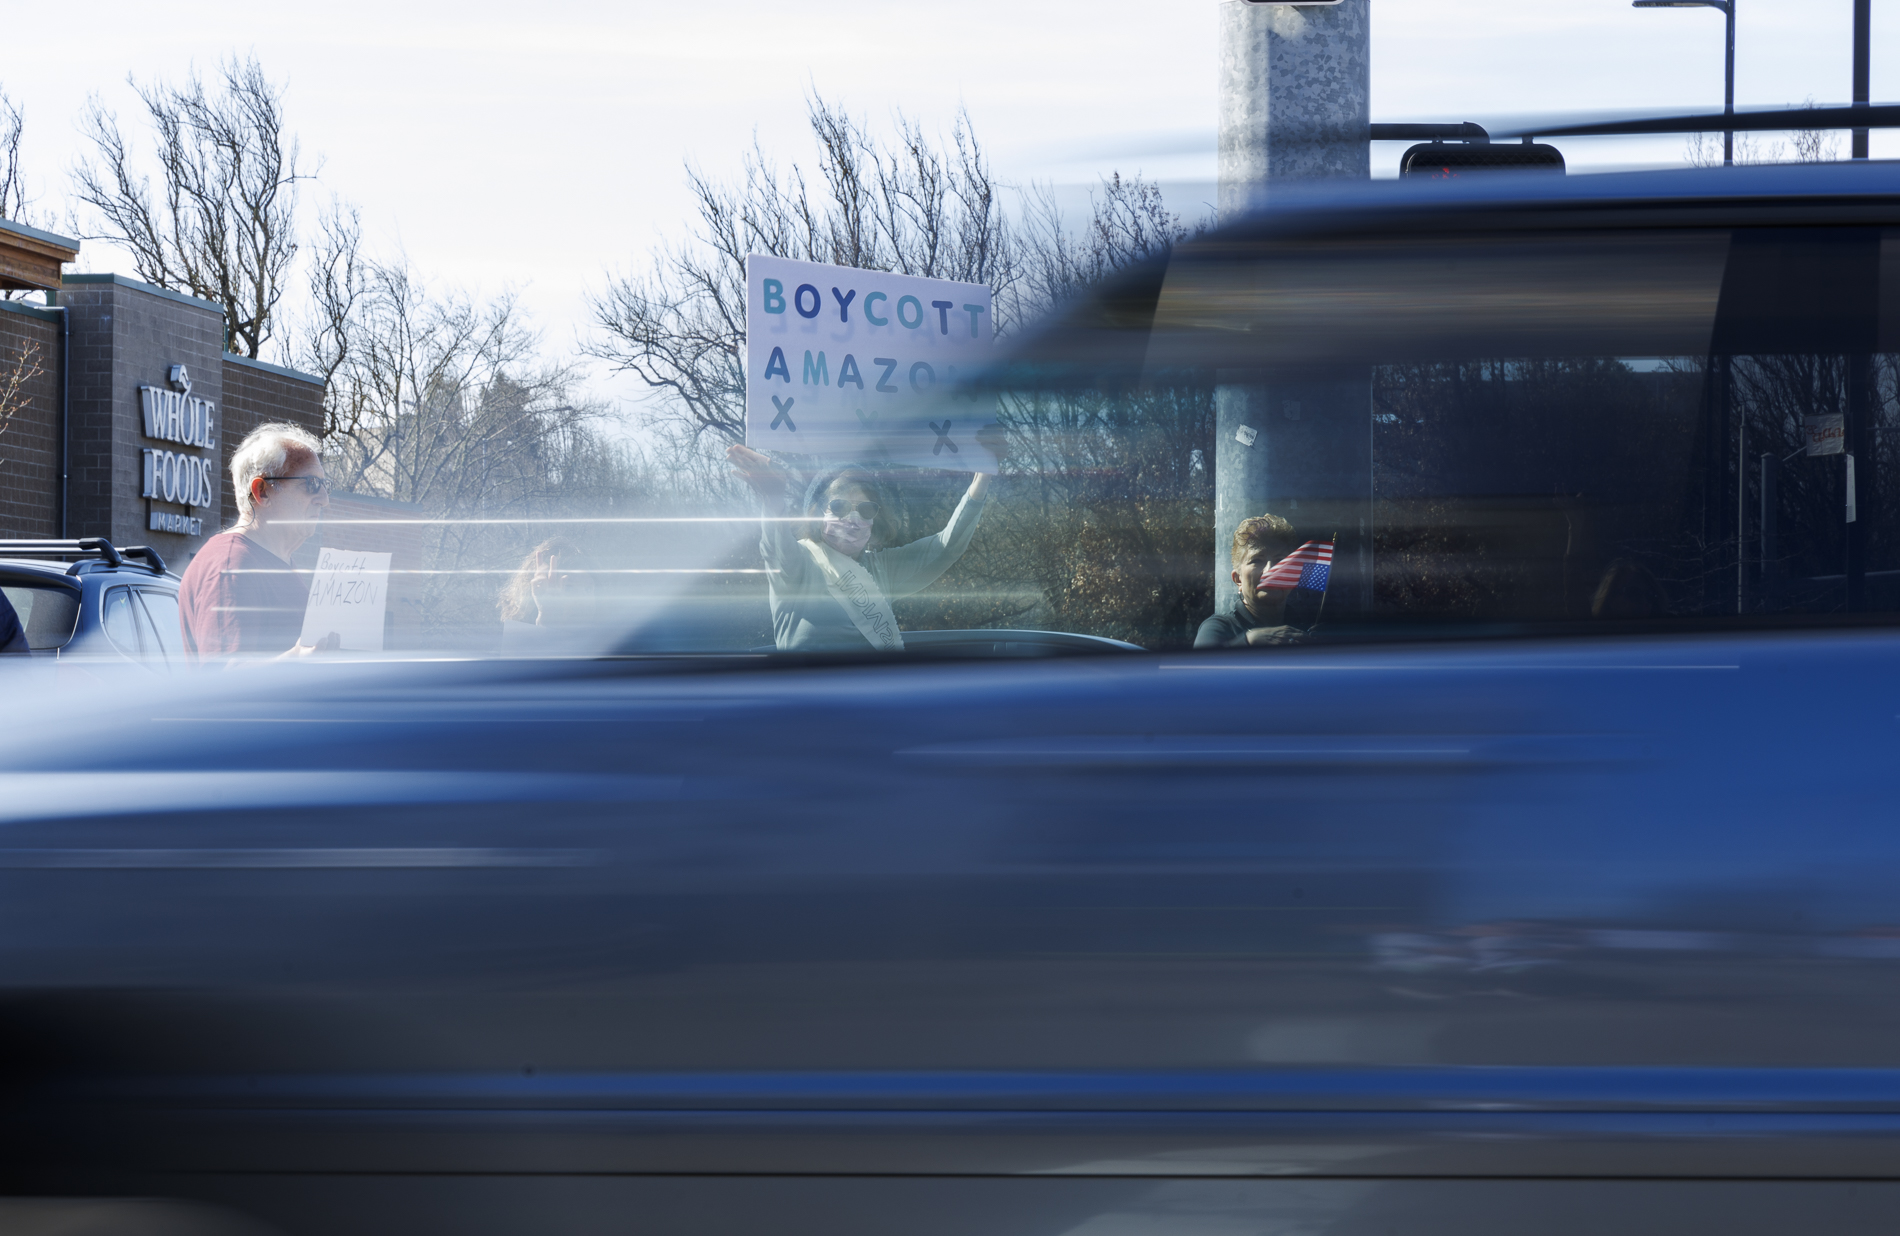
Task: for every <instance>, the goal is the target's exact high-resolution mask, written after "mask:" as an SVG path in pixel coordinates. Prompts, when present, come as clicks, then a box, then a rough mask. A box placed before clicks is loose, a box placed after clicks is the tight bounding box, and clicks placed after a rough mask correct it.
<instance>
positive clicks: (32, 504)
mask: <svg viewBox="0 0 1900 1236" xmlns="http://www.w3.org/2000/svg"><path fill="white" fill-rule="evenodd" d="M22 348H28V349H34V350H35V355H34V361H35V363H37V364H38V366H39V369H40V375H39V377H37V378H34V379H32V380H30V381H29V382H28V383H27V384H26V387H25V394H26V396H27V402H26V406H24V407H22V408H21V409H20V410H19V411H17V412H15V413H14V415H13V417H12V419H11V420H9V421H8V422H7V426H6V430H5V432H3V433H0V538H8V537H10V538H15V539H19V538H30V537H52V536H56V535H58V533H59V515H58V511H57V503H58V501H59V315H58V314H56V313H51V312H48V311H47V310H44V309H39V308H37V307H35V306H32V305H28V304H24V303H22V302H20V301H15V300H8V301H0V385H4V383H5V380H6V378H7V376H8V375H10V374H11V372H12V369H13V365H14V362H15V360H16V358H18V357H19V356H20V355H21V349H22Z"/></svg>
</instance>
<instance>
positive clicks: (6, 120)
mask: <svg viewBox="0 0 1900 1236" xmlns="http://www.w3.org/2000/svg"><path fill="white" fill-rule="evenodd" d="M25 132H26V113H25V112H23V111H21V110H20V105H19V104H17V103H15V102H14V101H13V100H12V99H10V98H8V97H7V92H6V91H5V90H0V219H10V220H12V221H13V222H15V223H28V222H30V220H29V219H28V218H27V210H28V208H29V207H30V206H31V205H32V203H31V202H30V201H29V200H28V198H27V196H26V173H25V171H24V170H23V169H22V168H21V167H20V138H21V136H22V135H23V134H24V133H25Z"/></svg>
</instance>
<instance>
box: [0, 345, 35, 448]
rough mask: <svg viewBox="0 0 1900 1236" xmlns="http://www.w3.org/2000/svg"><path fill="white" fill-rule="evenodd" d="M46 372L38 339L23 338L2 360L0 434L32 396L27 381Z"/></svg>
mask: <svg viewBox="0 0 1900 1236" xmlns="http://www.w3.org/2000/svg"><path fill="white" fill-rule="evenodd" d="M44 372H45V370H44V369H43V368H42V367H41V365H40V345H39V343H38V342H37V341H36V340H32V339H26V340H22V341H21V343H20V346H19V347H17V348H15V349H14V350H13V355H12V356H11V357H9V358H7V359H6V360H4V361H0V434H5V433H6V431H7V430H8V429H9V428H10V427H11V426H12V424H13V416H14V413H16V412H18V411H20V410H21V409H22V408H24V407H26V405H27V401H28V399H29V398H30V395H29V394H28V392H27V383H29V382H31V381H33V379H35V378H37V377H39V376H40V375H41V374H42V373H44ZM5 463H6V460H4V459H0V464H5Z"/></svg>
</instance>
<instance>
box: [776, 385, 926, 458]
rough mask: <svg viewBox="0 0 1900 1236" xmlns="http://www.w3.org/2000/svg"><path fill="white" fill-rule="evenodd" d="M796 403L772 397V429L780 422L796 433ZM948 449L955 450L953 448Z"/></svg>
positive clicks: (792, 400) (791, 400)
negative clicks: (793, 417)
mask: <svg viewBox="0 0 1900 1236" xmlns="http://www.w3.org/2000/svg"><path fill="white" fill-rule="evenodd" d="M796 402H797V400H796V399H789V398H788V399H780V398H779V397H778V396H777V395H774V396H772V406H773V407H775V408H777V409H778V415H777V416H775V417H773V418H772V428H774V429H777V428H778V427H779V424H780V422H783V423H784V425H785V428H787V429H789V430H791V431H792V432H793V433H797V432H798V426H797V425H795V424H793V423H792V404H794V403H796ZM950 449H951V450H955V449H956V448H955V447H954V446H953V447H951V448H950Z"/></svg>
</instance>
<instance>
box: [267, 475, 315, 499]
mask: <svg viewBox="0 0 1900 1236" xmlns="http://www.w3.org/2000/svg"><path fill="white" fill-rule="evenodd" d="M258 479H260V480H265V481H278V482H283V481H302V482H303V491H304V492H305V493H307V494H312V495H315V494H327V493H329V492H330V481H329V478H327V477H321V476H266V477H260V478H258Z"/></svg>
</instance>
